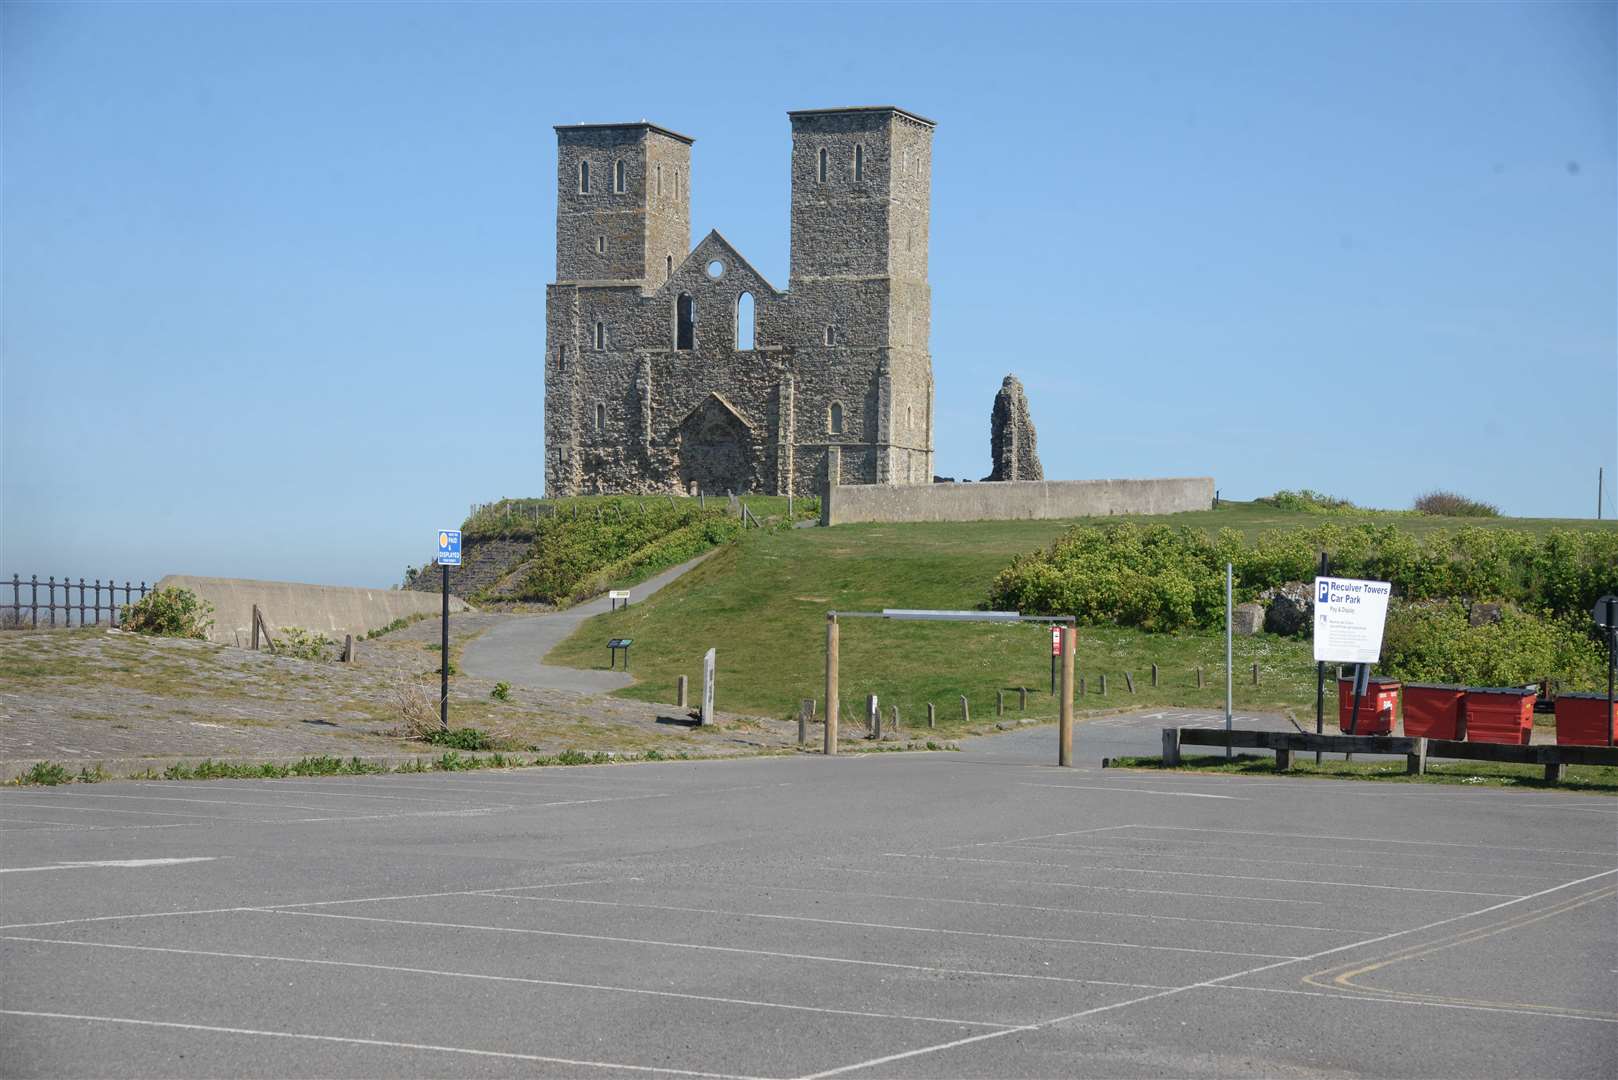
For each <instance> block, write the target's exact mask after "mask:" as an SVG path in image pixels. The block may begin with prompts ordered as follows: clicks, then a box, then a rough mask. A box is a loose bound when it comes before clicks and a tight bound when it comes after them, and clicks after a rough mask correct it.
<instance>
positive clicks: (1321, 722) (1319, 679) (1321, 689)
mask: <svg viewBox="0 0 1618 1080" xmlns="http://www.w3.org/2000/svg"><path fill="white" fill-rule="evenodd" d="M1330 566H1331V564H1330V563H1328V562H1327V561H1326V553H1325V552H1324V551H1322V552H1321V553H1320V576H1321V577H1325V576H1326V575H1327V573H1328V572H1329V568H1330ZM1316 602H1317V603H1318V601H1316ZM1315 625H1317V626H1318V625H1319V620H1316V623H1315ZM1325 733H1326V661H1324V660H1316V661H1315V734H1316V735H1324V734H1325ZM1315 764H1316V765H1319V764H1320V751H1319V750H1316V751H1315Z"/></svg>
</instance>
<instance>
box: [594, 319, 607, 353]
mask: <svg viewBox="0 0 1618 1080" xmlns="http://www.w3.org/2000/svg"><path fill="white" fill-rule="evenodd" d="M606 347H607V324H606V323H604V322H597V323H596V350H597V351H600V350H602V349H605V348H606Z"/></svg>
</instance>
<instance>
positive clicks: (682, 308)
mask: <svg viewBox="0 0 1618 1080" xmlns="http://www.w3.org/2000/svg"><path fill="white" fill-rule="evenodd" d="M674 323H675V326H674V347H675V348H676V349H694V348H696V340H697V306H696V304H695V303H693V302H692V300H691V294H690V293H681V294H680V298H679V299H678V300H676V301H675V303H674Z"/></svg>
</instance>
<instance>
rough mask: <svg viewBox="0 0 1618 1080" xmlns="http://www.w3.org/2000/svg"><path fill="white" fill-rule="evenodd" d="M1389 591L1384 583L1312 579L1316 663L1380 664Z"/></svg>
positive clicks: (1389, 587) (1348, 579) (1349, 579)
mask: <svg viewBox="0 0 1618 1080" xmlns="http://www.w3.org/2000/svg"><path fill="white" fill-rule="evenodd" d="M1391 591H1392V586H1390V585H1389V584H1388V583H1387V582H1386V581H1359V580H1357V579H1355V578H1335V577H1318V578H1315V659H1316V660H1324V661H1325V662H1327V663H1330V664H1374V663H1376V662H1377V661H1378V660H1380V659H1381V658H1382V624H1383V623H1384V622H1385V621H1386V620H1387V617H1388V595H1389V593H1390V592H1391Z"/></svg>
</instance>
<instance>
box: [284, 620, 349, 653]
mask: <svg viewBox="0 0 1618 1080" xmlns="http://www.w3.org/2000/svg"><path fill="white" fill-rule="evenodd" d="M277 633H279V634H280V637H279V639H277V640H276V642H275V651H276V653H277V654H278V655H280V656H290V657H293V658H294V659H297V660H324V659H326V650H327V649H330V648H332V647H333V646H335V645H336V644H337V643H336V642H335V641H333V640H332V639H331V638H329V637H327V636H326V635H325V634H322V633H320V632H319V631H317V630H305V629H304V628H303V627H301V626H283V627H281V629H280V630H279V631H277Z"/></svg>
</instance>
